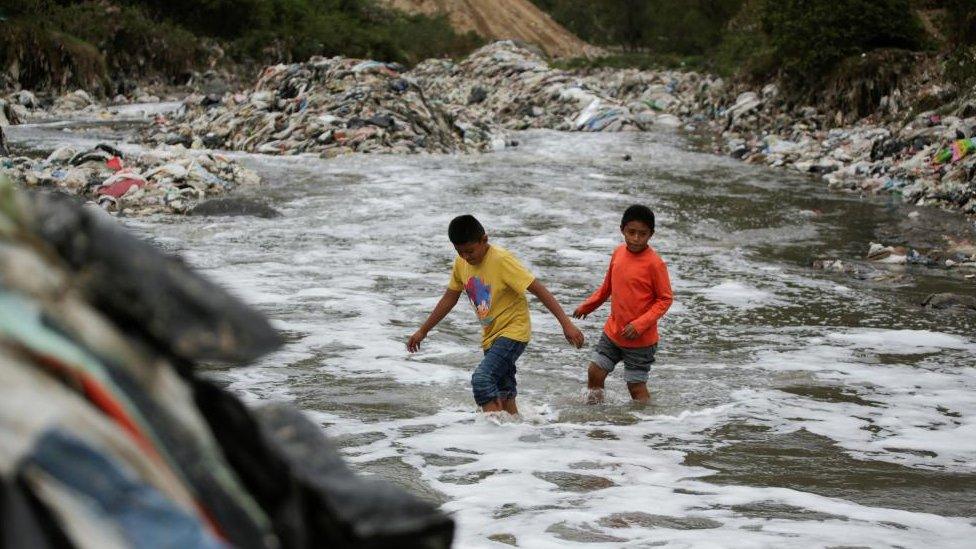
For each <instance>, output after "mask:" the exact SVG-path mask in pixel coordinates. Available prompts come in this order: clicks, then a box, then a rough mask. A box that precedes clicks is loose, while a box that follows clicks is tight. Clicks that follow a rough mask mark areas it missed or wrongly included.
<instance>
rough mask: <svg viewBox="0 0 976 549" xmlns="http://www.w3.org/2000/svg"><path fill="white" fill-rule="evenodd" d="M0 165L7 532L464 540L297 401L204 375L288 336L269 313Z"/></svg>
mask: <svg viewBox="0 0 976 549" xmlns="http://www.w3.org/2000/svg"><path fill="white" fill-rule="evenodd" d="M2 179H3V178H2V177H0V380H3V383H0V439H2V444H0V524H3V528H2V530H0V546H2V547H54V546H57V547H64V546H77V547H99V548H114V547H159V546H166V547H214V548H216V547H227V546H235V547H418V548H420V547H422V548H425V549H426V548H431V549H436V548H446V547H449V546H450V543H451V538H452V535H453V523H452V521H451V520H450V519H449V518H447V517H446V516H444V515H443V514H441V513H440V512H438V511H436V510H435V509H434V508H433V507H432V506H431V505H429V504H427V503H425V502H422V501H420V500H418V499H416V498H414V497H413V496H411V495H409V494H407V493H405V492H403V491H401V490H399V489H397V488H395V487H392V486H390V485H388V484H386V483H383V482H375V481H368V480H365V479H362V478H360V477H357V476H356V475H354V474H353V473H352V472H351V471H350V470H349V469H347V468H346V466H345V465H344V464H343V461H342V459H341V458H340V457H339V455H338V453H337V452H336V449H335V447H334V446H333V445H332V444H331V443H330V442H329V441H328V440H327V439H326V438H325V437H324V436H323V435H322V433H321V430H320V428H319V427H318V426H317V425H315V424H313V423H311V422H310V421H309V420H308V419H306V418H305V416H303V415H302V414H301V413H300V412H298V411H296V410H294V409H292V408H291V407H289V406H287V405H284V404H266V405H263V406H259V407H250V406H245V405H244V404H243V403H242V402H241V401H240V400H239V399H238V398H237V397H235V396H234V395H233V394H232V393H230V392H228V391H226V390H224V389H222V388H221V387H220V386H219V385H218V384H216V383H214V382H213V381H210V380H208V379H207V378H206V377H205V376H202V375H200V373H199V372H198V371H197V367H196V364H197V363H198V362H199V361H208V362H222V363H226V364H245V363H248V362H251V361H253V360H255V359H257V358H258V357H260V356H262V355H264V354H266V353H268V352H270V351H273V350H274V349H276V348H277V347H279V346H280V344H281V339H280V337H279V335H278V334H277V333H276V332H275V331H274V330H273V329H272V328H271V326H270V325H269V324H268V322H267V321H266V320H265V319H264V318H263V317H262V316H261V315H260V314H258V313H256V312H255V311H253V310H252V309H250V308H248V307H247V306H245V305H244V304H242V303H240V302H239V301H237V300H236V299H235V298H233V297H232V296H230V295H229V294H228V293H227V292H225V291H224V290H222V289H221V288H220V287H218V286H215V285H214V284H212V283H210V282H209V281H208V280H206V279H204V278H202V277H200V276H199V275H197V274H196V273H194V272H193V271H191V270H190V269H189V268H187V267H186V266H185V265H184V264H183V263H182V262H181V261H179V260H178V259H176V258H173V257H167V256H164V255H163V254H161V253H160V252H158V251H157V250H156V249H155V248H153V247H152V246H151V245H149V244H148V243H146V242H143V241H141V240H139V239H136V238H135V237H133V236H131V235H130V234H129V233H127V232H126V231H125V230H124V229H123V228H122V227H121V226H120V225H118V223H117V222H116V221H115V220H114V219H113V218H112V217H110V216H108V215H106V214H105V213H104V212H102V211H100V210H99V209H98V208H90V207H83V206H80V205H79V204H78V202H77V201H76V200H75V199H73V198H71V197H68V196H65V195H63V194H45V193H28V192H24V191H18V190H15V189H14V187H13V185H11V184H9V183H8V182H6V181H2Z"/></svg>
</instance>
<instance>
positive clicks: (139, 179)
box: [0, 144, 260, 215]
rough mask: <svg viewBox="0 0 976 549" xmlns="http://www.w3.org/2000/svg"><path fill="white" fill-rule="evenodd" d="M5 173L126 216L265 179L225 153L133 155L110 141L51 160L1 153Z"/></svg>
mask: <svg viewBox="0 0 976 549" xmlns="http://www.w3.org/2000/svg"><path fill="white" fill-rule="evenodd" d="M3 173H6V174H7V175H9V176H10V177H11V178H12V179H15V180H18V181H23V182H25V183H26V184H27V185H28V186H30V187H51V188H58V189H61V190H63V191H65V192H68V193H71V194H75V195H78V196H80V197H84V198H86V199H88V200H91V201H92V202H95V203H97V204H98V205H100V206H102V207H103V208H104V209H106V210H108V211H111V212H119V213H123V214H126V215H145V214H150V213H158V212H168V213H186V212H187V211H188V210H189V209H190V208H191V207H192V206H193V205H194V204H196V203H198V202H199V201H201V200H203V199H206V198H209V197H213V196H220V195H224V194H226V193H228V192H229V191H231V190H233V189H235V188H238V187H240V186H253V185H257V184H258V183H260V178H259V177H258V175H257V174H256V173H255V172H253V171H252V170H249V169H247V168H244V167H242V166H240V165H239V164H238V163H236V162H234V161H233V160H231V159H229V158H227V157H226V156H223V155H220V154H216V153H198V152H190V151H186V150H183V149H181V148H178V147H177V148H172V149H162V148H160V149H155V150H151V151H146V152H142V153H140V154H138V155H133V156H127V155H125V154H123V153H122V152H121V151H119V150H118V149H116V148H114V147H112V146H110V145H107V144H100V145H97V146H95V147H94V148H92V149H88V150H78V149H75V148H72V147H62V148H60V149H57V150H56V151H54V152H53V153H51V154H50V155H49V156H48V157H47V158H45V159H32V158H27V157H18V158H10V157H7V158H2V157H0V174H3Z"/></svg>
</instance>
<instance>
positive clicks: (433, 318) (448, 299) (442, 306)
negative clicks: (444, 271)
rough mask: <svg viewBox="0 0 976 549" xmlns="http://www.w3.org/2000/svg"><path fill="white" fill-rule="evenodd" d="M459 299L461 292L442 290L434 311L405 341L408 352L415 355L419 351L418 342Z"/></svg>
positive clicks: (442, 318)
mask: <svg viewBox="0 0 976 549" xmlns="http://www.w3.org/2000/svg"><path fill="white" fill-rule="evenodd" d="M459 297H461V292H459V291H457V290H451V289H447V290H444V295H443V296H441V300H440V301H438V302H437V305H434V310H433V311H431V312H430V316H428V317H427V320H425V321H424V323H423V324H421V325H420V329H419V330H417V331H416V332H414V334H413V335H412V336H410V339H408V340H407V350H408V351H410V352H411V353H415V352H417V351H418V350H420V342H421V341H423V340H424V338H425V337H427V332H429V331H431V330H432V329H433V328H434V326H437V323H438V322H440V321H441V320H444V317H445V316H447V313H449V312H451V309H453V308H454V306H455V305H457V302H458V298H459Z"/></svg>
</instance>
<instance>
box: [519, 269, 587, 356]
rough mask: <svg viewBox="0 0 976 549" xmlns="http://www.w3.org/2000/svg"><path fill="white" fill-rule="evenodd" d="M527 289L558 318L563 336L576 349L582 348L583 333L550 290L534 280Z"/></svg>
mask: <svg viewBox="0 0 976 549" xmlns="http://www.w3.org/2000/svg"><path fill="white" fill-rule="evenodd" d="M527 289H528V290H529V291H530V292H532V295H534V296H536V297H538V298H539V301H541V302H542V304H543V305H545V306H546V309H549V312H550V313H552V316H554V317H556V320H558V321H559V325H560V326H562V327H563V335H564V336H566V340H567V341H569V342H570V343H572V344H573V346H574V347H582V346H583V332H581V331H580V330H579V328H577V327H576V325H575V324H573V321H572V320H570V319H569V317H568V316H566V312H565V311H563V308H562V306H560V305H559V302H558V301H556V298H555V297H553V295H552V294H551V293H550V292H549V290H547V289H546V287H545V286H543V285H542V283H541V282H539V280H538V279H536V280H533V281H532V284H529V287H528V288H527Z"/></svg>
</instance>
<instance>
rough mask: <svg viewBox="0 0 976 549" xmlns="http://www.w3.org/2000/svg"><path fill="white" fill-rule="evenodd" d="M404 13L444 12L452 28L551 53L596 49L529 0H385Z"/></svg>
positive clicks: (590, 52)
mask: <svg viewBox="0 0 976 549" xmlns="http://www.w3.org/2000/svg"><path fill="white" fill-rule="evenodd" d="M386 2H387V3H388V4H390V5H392V6H393V7H395V8H398V9H400V10H403V11H406V12H408V13H425V14H428V15H431V14H439V13H446V14H447V16H448V18H449V19H450V21H451V23H452V24H453V25H454V28H455V29H457V30H459V31H462V32H464V31H474V32H475V33H477V34H479V35H481V36H483V37H485V38H489V39H495V40H502V39H509V38H512V39H517V40H522V41H525V42H528V43H531V44H535V45H537V46H539V47H540V48H542V49H543V51H545V52H546V53H547V54H548V55H550V56H552V57H580V56H584V55H593V54H595V53H596V52H597V51H598V50H597V49H596V48H594V47H593V46H590V45H588V44H587V43H586V42H583V41H582V40H580V39H579V38H577V37H576V36H575V35H574V34H573V33H571V32H569V31H568V30H566V29H565V28H563V27H562V26H561V25H560V24H559V23H556V22H555V21H553V20H552V18H551V17H549V16H548V15H547V14H546V13H545V12H543V11H542V10H540V9H539V8H537V7H536V6H535V5H534V4H533V3H532V2H530V1H529V0H386Z"/></svg>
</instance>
